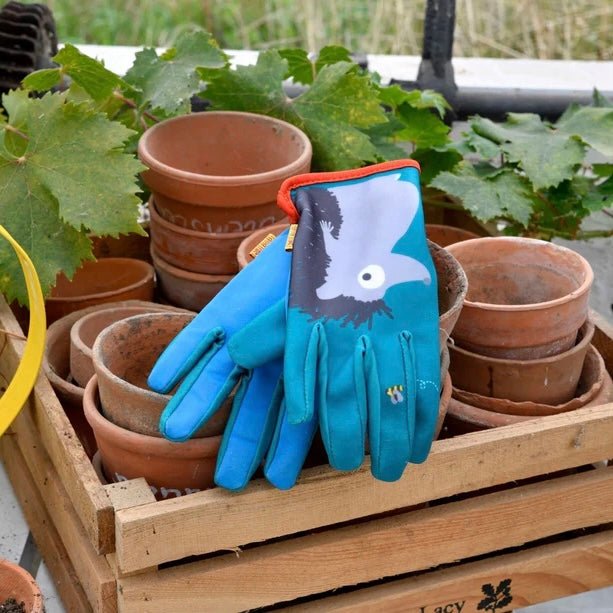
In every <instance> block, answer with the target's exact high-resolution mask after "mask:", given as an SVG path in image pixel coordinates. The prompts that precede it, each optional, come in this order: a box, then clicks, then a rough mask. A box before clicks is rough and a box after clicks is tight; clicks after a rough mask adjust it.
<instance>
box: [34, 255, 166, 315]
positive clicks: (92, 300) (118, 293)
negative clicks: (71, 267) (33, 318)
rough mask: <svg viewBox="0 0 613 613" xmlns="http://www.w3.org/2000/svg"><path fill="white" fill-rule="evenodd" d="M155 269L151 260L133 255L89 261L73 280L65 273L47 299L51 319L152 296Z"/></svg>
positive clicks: (46, 303) (46, 305) (150, 298)
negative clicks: (108, 303) (139, 258)
mask: <svg viewBox="0 0 613 613" xmlns="http://www.w3.org/2000/svg"><path fill="white" fill-rule="evenodd" d="M154 277H155V273H154V270H153V267H152V266H151V264H148V263H147V262H143V261H142V260H134V259H131V258H103V259H101V260H96V261H87V262H85V263H84V264H83V266H81V268H79V269H78V270H77V272H76V273H75V275H74V277H73V278H72V280H69V279H68V278H67V277H66V276H64V275H63V274H61V275H59V276H58V278H57V283H56V285H55V287H54V288H53V290H52V292H51V296H50V297H49V298H47V300H46V301H45V310H46V312H47V323H48V324H51V323H53V322H54V321H56V320H58V319H59V318H60V317H63V316H64V315H68V313H72V312H73V311H77V310H79V309H84V308H86V307H90V306H94V305H96V304H103V303H107V302H117V301H120V300H152V299H153V290H154Z"/></svg>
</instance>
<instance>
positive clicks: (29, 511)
mask: <svg viewBox="0 0 613 613" xmlns="http://www.w3.org/2000/svg"><path fill="white" fill-rule="evenodd" d="M13 439H14V435H12V434H10V433H6V434H4V436H2V437H0V454H1V456H2V461H3V463H4V466H5V468H6V472H7V474H8V476H9V478H10V480H11V483H12V484H13V489H14V490H15V494H16V496H17V498H18V499H19V503H20V505H21V509H22V511H23V514H24V515H25V517H26V520H27V522H28V526H29V528H30V531H31V532H32V535H33V536H34V540H35V541H36V546H37V547H38V549H39V551H40V553H41V555H42V558H43V560H44V561H45V564H46V565H47V567H48V568H49V572H50V573H51V575H52V577H53V581H54V583H55V586H56V588H57V591H58V593H59V595H60V598H61V599H62V602H63V603H64V606H65V608H66V610H67V611H79V613H87V612H88V611H91V610H92V608H91V606H90V604H89V601H88V600H87V596H86V595H85V592H84V591H83V588H82V587H81V583H80V582H79V577H78V576H77V573H76V572H75V569H74V566H73V564H72V562H71V561H70V558H69V556H68V552H67V551H66V547H65V546H64V544H63V543H62V539H61V538H60V535H59V533H58V531H57V529H56V527H55V525H54V523H53V520H52V519H51V517H50V515H49V513H48V512H47V509H46V507H45V503H44V502H43V499H42V497H41V495H40V494H39V492H38V490H37V489H36V486H35V485H34V480H33V478H32V475H31V473H30V471H29V470H28V467H27V466H26V462H25V460H24V458H23V456H22V455H21V452H20V451H19V447H18V446H17V443H16V442H15V441H14V440H13Z"/></svg>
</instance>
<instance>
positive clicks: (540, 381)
mask: <svg viewBox="0 0 613 613" xmlns="http://www.w3.org/2000/svg"><path fill="white" fill-rule="evenodd" d="M593 336H594V324H593V323H592V322H590V321H587V322H586V323H585V324H583V326H581V328H580V330H579V335H578V342H577V344H576V345H575V346H574V347H572V348H571V349H569V350H568V351H565V352H564V353H560V354H558V355H554V356H550V357H547V358H540V359H536V360H505V359H502V358H492V357H490V356H482V355H478V354H476V353H472V352H471V351H468V350H467V349H462V348H461V347H456V346H455V345H453V344H450V345H449V352H450V353H451V367H450V372H451V378H452V379H453V383H454V386H455V387H456V388H459V389H461V390H463V391H465V392H473V393H475V394H480V395H482V396H490V397H493V398H506V399H507V400H513V401H516V402H523V401H532V402H537V403H541V404H552V405H556V404H561V403H564V402H567V401H569V400H571V399H572V398H574V396H575V391H576V389H577V383H578V381H579V376H580V375H581V371H582V370H583V363H584V361H585V356H586V354H587V351H588V348H589V346H590V343H591V342H592V337H593Z"/></svg>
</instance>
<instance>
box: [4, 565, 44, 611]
mask: <svg viewBox="0 0 613 613" xmlns="http://www.w3.org/2000/svg"><path fill="white" fill-rule="evenodd" d="M11 598H12V599H14V600H15V601H16V602H17V604H19V603H23V605H24V609H25V611H26V612H27V613H43V612H44V610H45V607H44V604H43V595H42V593H41V591H40V587H39V586H38V583H36V581H35V580H34V577H32V575H31V574H30V573H29V572H28V571H27V570H25V569H24V568H21V566H18V565H17V564H13V563H12V562H9V561H8V560H2V559H0V605H2V604H3V603H4V602H5V601H6V600H9V599H11Z"/></svg>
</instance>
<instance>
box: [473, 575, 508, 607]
mask: <svg viewBox="0 0 613 613" xmlns="http://www.w3.org/2000/svg"><path fill="white" fill-rule="evenodd" d="M481 591H482V592H483V593H484V594H485V598H484V599H483V600H482V601H481V602H480V603H479V604H478V605H477V609H478V610H479V611H492V612H494V611H501V610H502V609H504V608H505V607H508V606H509V605H510V604H511V602H513V596H511V579H503V580H502V581H501V582H500V583H499V584H498V587H496V588H495V587H494V586H493V585H492V584H491V583H486V584H485V585H482V586H481Z"/></svg>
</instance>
